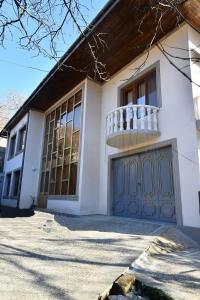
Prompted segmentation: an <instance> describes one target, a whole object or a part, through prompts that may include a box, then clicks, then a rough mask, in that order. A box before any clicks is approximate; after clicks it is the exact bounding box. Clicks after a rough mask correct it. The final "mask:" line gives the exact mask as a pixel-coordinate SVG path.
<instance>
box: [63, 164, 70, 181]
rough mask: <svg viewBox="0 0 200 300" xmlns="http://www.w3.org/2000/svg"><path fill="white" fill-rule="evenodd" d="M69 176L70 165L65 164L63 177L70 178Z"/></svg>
mask: <svg viewBox="0 0 200 300" xmlns="http://www.w3.org/2000/svg"><path fill="white" fill-rule="evenodd" d="M68 178H69V165H64V166H63V178H62V179H68Z"/></svg>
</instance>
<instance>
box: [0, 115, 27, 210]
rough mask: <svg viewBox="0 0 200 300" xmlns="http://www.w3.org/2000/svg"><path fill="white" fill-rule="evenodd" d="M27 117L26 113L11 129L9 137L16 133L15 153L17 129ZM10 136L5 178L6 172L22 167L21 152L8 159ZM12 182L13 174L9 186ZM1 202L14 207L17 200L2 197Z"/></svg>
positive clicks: (24, 123) (22, 125)
mask: <svg viewBox="0 0 200 300" xmlns="http://www.w3.org/2000/svg"><path fill="white" fill-rule="evenodd" d="M27 119H28V114H26V115H25V116H24V117H23V118H22V119H21V120H20V121H19V122H18V123H17V125H16V126H15V127H14V128H13V129H12V130H11V132H10V138H11V137H12V136H13V135H15V134H16V142H15V153H16V150H17V144H18V137H19V130H20V129H21V128H22V127H24V125H26V124H27ZM10 138H9V141H8V146H7V149H6V156H5V164H4V173H5V178H6V174H7V173H13V171H14V170H16V169H20V168H21V167H22V161H23V152H21V153H19V154H17V153H16V155H14V157H13V158H11V159H8V153H9V146H10ZM5 178H4V186H3V190H4V188H5ZM12 183H13V176H12V177H11V187H12ZM1 203H2V204H3V205H7V206H12V207H16V205H17V200H16V199H5V198H4V197H2V201H1Z"/></svg>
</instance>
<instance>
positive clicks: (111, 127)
mask: <svg viewBox="0 0 200 300" xmlns="http://www.w3.org/2000/svg"><path fill="white" fill-rule="evenodd" d="M113 119H114V116H113V113H111V114H110V133H111V134H112V133H113V127H114V120H113Z"/></svg>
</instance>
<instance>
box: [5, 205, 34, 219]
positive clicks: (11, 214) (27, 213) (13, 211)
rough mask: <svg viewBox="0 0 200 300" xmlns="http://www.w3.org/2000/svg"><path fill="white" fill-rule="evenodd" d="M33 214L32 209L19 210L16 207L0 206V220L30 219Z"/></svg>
mask: <svg viewBox="0 0 200 300" xmlns="http://www.w3.org/2000/svg"><path fill="white" fill-rule="evenodd" d="M34 214H35V212H34V208H30V209H19V208H16V207H8V206H0V218H16V217H31V216H33V215H34Z"/></svg>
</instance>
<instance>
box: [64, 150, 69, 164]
mask: <svg viewBox="0 0 200 300" xmlns="http://www.w3.org/2000/svg"><path fill="white" fill-rule="evenodd" d="M69 161H70V149H65V151H64V165H68V164H69Z"/></svg>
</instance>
